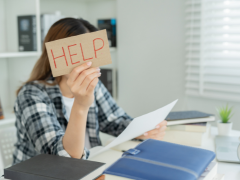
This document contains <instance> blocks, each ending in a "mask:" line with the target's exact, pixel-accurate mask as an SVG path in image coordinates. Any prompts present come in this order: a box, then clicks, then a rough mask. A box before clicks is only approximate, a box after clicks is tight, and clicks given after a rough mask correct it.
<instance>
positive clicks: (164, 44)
mask: <svg viewBox="0 0 240 180" xmlns="http://www.w3.org/2000/svg"><path fill="white" fill-rule="evenodd" d="M187 6H188V1H186V0H40V13H54V12H55V11H60V12H61V13H62V14H63V15H64V16H79V17H82V18H84V19H86V20H88V21H90V22H91V23H92V24H94V25H97V19H104V18H116V19H117V39H118V44H117V48H115V49H113V50H112V51H111V54H112V58H113V62H114V63H113V64H114V65H113V66H114V68H116V70H117V79H118V81H117V102H118V104H119V105H120V106H121V107H122V108H123V109H124V110H125V111H126V112H127V113H128V114H130V115H131V116H133V117H136V116H139V115H142V114H145V113H147V112H149V111H153V110H155V109H157V108H159V107H162V106H164V105H166V104H167V103H169V102H171V101H173V100H175V99H179V101H178V103H177V105H176V106H175V107H174V110H199V111H204V112H208V113H213V114H216V107H220V106H223V105H226V104H227V103H228V104H229V105H230V106H233V107H234V116H233V118H232V122H233V129H238V130H240V120H239V117H240V111H239V109H240V105H239V101H237V100H231V99H229V100H228V99H223V98H213V97H202V96H199V95H189V94H187V93H186V91H187V88H186V84H187V80H186V79H187V76H188V74H187V73H186V72H187V68H188V67H187V63H186V62H187V51H186V46H187V43H186V39H187V35H186V32H187V21H186V14H187V11H186V9H187ZM35 13H36V11H35V1H34V0H21V1H19V0H0V98H1V102H2V104H3V108H4V111H5V112H6V111H9V109H11V107H13V105H14V100H15V98H16V96H15V91H16V89H17V88H18V87H19V86H20V84H21V83H20V82H21V81H25V80H26V79H27V78H28V76H29V74H30V72H31V70H32V68H33V65H34V64H35V62H36V60H37V58H38V56H32V55H31V56H30V57H28V55H23V56H22V55H16V57H13V56H14V55H11V53H12V52H18V32H17V16H18V15H31V14H35ZM6 54H7V55H6ZM12 54H14V53H12ZM8 56H10V57H8ZM21 56H22V57H21ZM239 71H240V69H239ZM226 86H227V85H226Z"/></svg>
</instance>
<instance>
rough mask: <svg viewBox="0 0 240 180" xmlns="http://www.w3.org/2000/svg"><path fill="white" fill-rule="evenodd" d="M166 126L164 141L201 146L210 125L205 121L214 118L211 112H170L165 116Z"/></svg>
mask: <svg viewBox="0 0 240 180" xmlns="http://www.w3.org/2000/svg"><path fill="white" fill-rule="evenodd" d="M166 120H167V121H168V127H167V129H166V134H165V136H164V139H163V140H164V141H167V142H172V143H177V144H183V145H188V146H201V145H202V142H203V141H204V139H206V138H207V137H208V135H209V134H210V129H211V125H210V124H209V123H207V122H211V121H214V120H215V117H214V116H213V115H212V114H208V113H203V112H199V111H178V112H170V113H169V114H168V116H167V117H166Z"/></svg>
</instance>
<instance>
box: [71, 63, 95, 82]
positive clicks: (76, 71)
mask: <svg viewBox="0 0 240 180" xmlns="http://www.w3.org/2000/svg"><path fill="white" fill-rule="evenodd" d="M91 65H92V62H87V63H84V64H82V65H80V66H77V67H75V68H74V69H73V70H72V72H71V73H70V75H69V78H68V84H69V85H71V84H72V83H73V82H74V81H75V80H76V78H77V77H78V76H79V74H80V73H81V72H82V71H84V70H85V69H88V68H89V67H90V66H91Z"/></svg>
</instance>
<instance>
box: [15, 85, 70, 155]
mask: <svg viewBox="0 0 240 180" xmlns="http://www.w3.org/2000/svg"><path fill="white" fill-rule="evenodd" d="M46 96H47V94H46V93H44V92H43V91H41V89H39V88H38V87H37V86H33V85H29V86H28V85H26V86H25V87H24V88H23V89H22V90H21V91H20V93H19V95H18V98H17V102H16V103H17V105H18V110H17V112H16V114H18V115H19V116H20V118H19V119H18V120H19V121H20V123H18V124H21V126H22V128H24V130H25V131H26V133H25V136H27V138H28V140H29V141H30V142H32V145H33V146H34V149H35V150H36V151H37V152H38V153H39V154H42V153H44V154H54V155H60V156H66V157H70V155H69V154H68V153H67V151H65V150H64V148H63V144H62V138H63V136H64V133H65V132H64V130H63V129H62V127H61V125H60V124H59V122H58V120H57V116H56V110H55V109H54V107H53V106H52V105H51V103H50V102H48V101H49V100H48V98H46ZM18 128H20V127H18ZM24 151H28V147H26V148H24ZM23 153H24V154H27V152H23Z"/></svg>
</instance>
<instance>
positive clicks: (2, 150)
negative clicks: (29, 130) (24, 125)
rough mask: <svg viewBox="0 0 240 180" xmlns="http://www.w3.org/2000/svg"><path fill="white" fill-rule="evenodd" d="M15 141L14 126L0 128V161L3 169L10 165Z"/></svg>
mask: <svg viewBox="0 0 240 180" xmlns="http://www.w3.org/2000/svg"><path fill="white" fill-rule="evenodd" d="M16 141H17V136H16V127H15V126H14V125H11V126H7V127H4V128H0V155H1V158H0V159H2V164H3V168H7V167H9V166H11V165H12V162H13V151H14V144H15V143H16Z"/></svg>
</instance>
